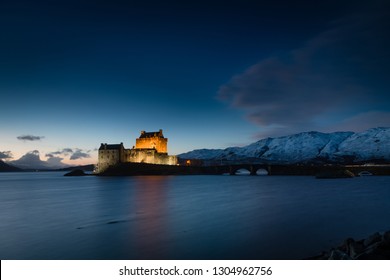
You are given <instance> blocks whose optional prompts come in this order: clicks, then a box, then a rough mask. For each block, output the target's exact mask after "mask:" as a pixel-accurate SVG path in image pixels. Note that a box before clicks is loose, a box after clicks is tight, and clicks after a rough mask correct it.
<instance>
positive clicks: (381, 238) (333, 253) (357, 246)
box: [308, 231, 390, 260]
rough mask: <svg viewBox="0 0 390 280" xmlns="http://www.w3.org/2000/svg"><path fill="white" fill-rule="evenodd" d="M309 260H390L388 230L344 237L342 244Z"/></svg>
mask: <svg viewBox="0 0 390 280" xmlns="http://www.w3.org/2000/svg"><path fill="white" fill-rule="evenodd" d="M308 259H310V260H390V231H387V232H385V233H383V234H380V233H379V232H376V233H374V234H372V235H370V236H369V237H367V238H366V239H362V240H358V241H355V240H354V239H353V238H348V239H346V240H345V241H344V242H343V244H342V245H340V246H338V247H336V248H332V249H331V250H330V251H327V252H322V254H321V255H318V256H315V257H311V258H308Z"/></svg>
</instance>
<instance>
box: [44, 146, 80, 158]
mask: <svg viewBox="0 0 390 280" xmlns="http://www.w3.org/2000/svg"><path fill="white" fill-rule="evenodd" d="M71 153H73V150H72V149H71V148H64V149H62V150H59V151H56V152H50V153H47V154H46V157H48V158H52V157H54V156H56V155H64V156H68V155H69V154H71Z"/></svg>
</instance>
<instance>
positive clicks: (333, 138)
mask: <svg viewBox="0 0 390 280" xmlns="http://www.w3.org/2000/svg"><path fill="white" fill-rule="evenodd" d="M178 156H179V157H180V158H185V159H202V160H211V161H224V160H227V161H243V160H245V161H254V162H269V163H304V162H333V163H349V162H370V161H374V162H389V163H390V128H383V127H378V128H372V129H369V130H367V131H364V132H360V133H354V132H334V133H321V132H315V131H311V132H303V133H298V134H293V135H289V136H283V137H277V138H266V139H262V140H260V141H257V142H255V143H252V144H250V145H248V146H245V147H230V148H226V149H201V150H194V151H191V152H188V153H184V154H180V155H178Z"/></svg>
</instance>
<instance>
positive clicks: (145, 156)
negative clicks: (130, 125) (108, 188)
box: [95, 129, 177, 173]
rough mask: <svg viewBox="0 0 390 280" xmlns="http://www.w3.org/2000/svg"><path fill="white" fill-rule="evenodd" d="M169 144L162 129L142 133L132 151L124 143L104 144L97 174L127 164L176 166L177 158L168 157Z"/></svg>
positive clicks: (99, 154)
mask: <svg viewBox="0 0 390 280" xmlns="http://www.w3.org/2000/svg"><path fill="white" fill-rule="evenodd" d="M167 144H168V138H165V137H164V135H163V131H162V129H160V130H159V131H158V132H145V131H141V135H140V137H139V138H137V139H136V142H135V147H133V148H132V149H125V147H124V146H123V143H120V144H107V143H105V144H103V143H102V144H101V145H100V148H99V153H98V164H97V167H96V169H95V172H97V173H100V172H103V171H104V170H106V169H107V168H108V167H110V166H114V165H117V164H119V163H125V162H138V163H149V164H165V165H176V164H177V157H176V156H169V155H168V148H167Z"/></svg>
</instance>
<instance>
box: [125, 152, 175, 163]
mask: <svg viewBox="0 0 390 280" xmlns="http://www.w3.org/2000/svg"><path fill="white" fill-rule="evenodd" d="M125 158H126V159H125V161H126V162H140V163H141V162H142V163H150V164H167V165H176V164H177V157H176V156H168V155H167V154H161V153H157V152H156V150H155V149H130V150H125Z"/></svg>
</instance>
